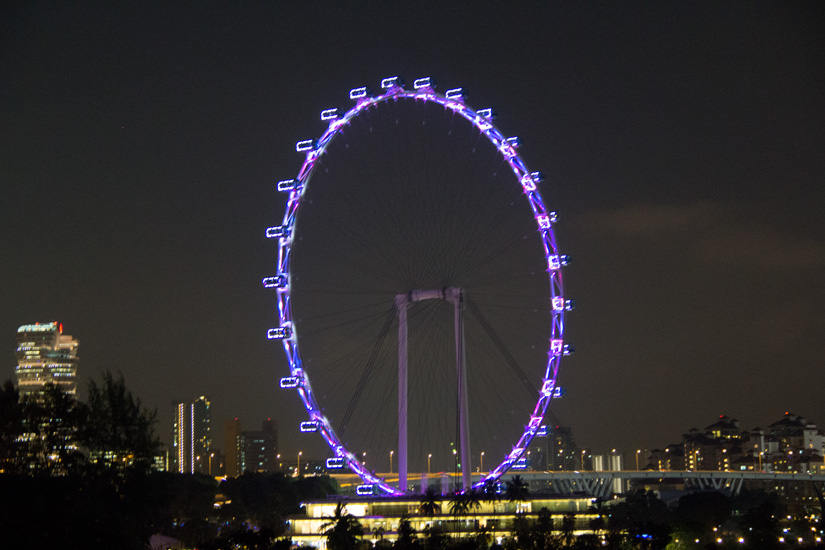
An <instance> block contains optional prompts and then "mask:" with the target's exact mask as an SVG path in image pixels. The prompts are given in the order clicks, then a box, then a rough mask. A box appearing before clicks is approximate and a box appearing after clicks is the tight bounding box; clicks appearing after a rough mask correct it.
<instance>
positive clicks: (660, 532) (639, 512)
mask: <svg viewBox="0 0 825 550" xmlns="http://www.w3.org/2000/svg"><path fill="white" fill-rule="evenodd" d="M671 523H672V517H671V514H670V511H669V510H668V508H667V506H666V505H665V503H664V502H662V501H661V500H659V499H658V498H657V497H656V494H655V493H654V492H653V491H637V492H635V493H631V494H629V495H628V496H627V498H626V499H625V501H624V502H622V503H621V504H617V505H616V506H613V507H612V508H611V514H610V517H609V520H608V524H607V525H608V531H609V533H608V544H609V545H612V544H614V543H616V542H618V540H617V539H618V538H620V537H621V536H622V535H621V534H622V533H624V537H626V538H629V539H630V541H631V544H633V545H636V546H638V547H639V548H650V549H652V550H660V549H662V548H664V547H665V546H666V545H667V543H668V542H669V541H670V530H671V528H670V525H671Z"/></svg>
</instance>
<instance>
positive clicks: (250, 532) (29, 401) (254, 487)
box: [0, 373, 337, 550]
mask: <svg viewBox="0 0 825 550" xmlns="http://www.w3.org/2000/svg"><path fill="white" fill-rule="evenodd" d="M156 422H157V420H156V416H155V413H154V412H153V411H149V410H147V409H146V408H145V407H143V406H142V405H141V402H140V400H139V399H137V398H135V397H134V396H133V395H132V394H131V392H130V391H129V390H128V389H127V388H126V385H125V382H124V380H123V377H122V376H119V377H115V376H113V375H111V374H110V373H104V374H103V377H102V380H101V381H100V382H95V381H92V382H91V383H90V385H89V388H88V394H87V399H86V400H85V401H79V400H78V399H76V398H75V397H74V396H72V395H69V394H67V393H65V392H63V391H61V390H60V389H59V388H57V387H55V386H53V385H48V386H47V387H46V388H45V389H44V391H43V392H41V393H38V394H35V395H24V396H22V398H21V396H20V395H19V393H18V390H17V388H16V387H15V386H14V384H13V383H12V382H10V381H6V382H5V383H4V384H3V385H2V386H0V495H1V496H2V498H0V548H27V549H39V548H43V549H47V548H48V549H66V550H71V549H75V548H78V549H79V548H83V549H90V548H113V549H114V548H117V549H124V550H129V549H136V550H137V549H141V550H142V549H145V548H147V547H148V545H149V539H150V537H151V536H152V535H153V534H163V535H166V536H169V537H173V538H176V539H179V540H180V541H181V542H182V544H183V545H184V546H185V547H187V548H194V547H197V548H203V549H205V550H210V549H214V550H220V549H224V548H227V549H228V548H244V547H245V548H262V549H264V548H267V549H268V548H277V547H278V546H279V545H284V544H286V545H287V547H288V544H289V541H288V540H286V541H280V542H279V537H283V535H284V534H285V531H286V524H285V522H284V518H285V517H286V516H287V515H289V514H295V513H298V512H300V503H301V501H303V500H306V499H319V498H325V497H326V496H327V495H329V494H332V493H335V492H337V485H336V484H335V483H334V482H333V481H331V480H330V479H329V478H328V477H314V478H291V477H287V476H286V475H285V474H283V473H269V474H251V473H246V474H244V475H242V476H240V477H239V478H237V479H228V480H226V481H224V482H222V483H221V484H220V486H219V485H218V482H217V481H216V480H215V479H213V478H211V477H208V476H205V475H200V474H176V473H170V472H162V471H156V470H155V469H153V467H152V465H153V462H154V460H155V457H156V456H157V455H158V454H159V453H160V450H161V445H160V441H159V439H158V437H157V435H156V433H155V425H156ZM219 496H220V497H221V498H217V497H219ZM216 500H217V501H219V502H225V504H224V505H223V506H221V507H219V508H216V507H215V503H216Z"/></svg>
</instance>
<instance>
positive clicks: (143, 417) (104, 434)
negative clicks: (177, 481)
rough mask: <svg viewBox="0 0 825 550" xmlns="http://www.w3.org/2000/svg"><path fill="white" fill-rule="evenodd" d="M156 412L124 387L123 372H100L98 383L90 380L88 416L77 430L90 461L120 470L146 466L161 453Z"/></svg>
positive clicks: (145, 467)
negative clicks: (150, 409) (83, 424)
mask: <svg viewBox="0 0 825 550" xmlns="http://www.w3.org/2000/svg"><path fill="white" fill-rule="evenodd" d="M156 422H157V411H149V410H148V409H146V408H145V407H143V405H142V404H141V402H140V399H138V398H136V397H134V396H133V395H132V393H131V392H130V391H129V390H128V389H126V383H125V382H124V380H123V375H122V374H121V375H119V376H118V377H117V378H115V377H114V376H113V375H112V373H111V372H109V371H106V372H104V373H103V380H102V383H101V384H100V385H98V383H97V382H95V381H94V380H91V381H90V382H89V397H88V419H87V421H86V423H85V426H84V429H83V430H81V432H80V440H81V442H82V444H83V445H84V446H85V447H86V448H87V449H88V450H89V452H90V460H91V461H92V462H94V463H96V464H97V465H98V466H101V467H104V468H109V469H112V470H114V471H119V472H122V471H123V470H124V469H126V468H128V467H141V468H144V469H147V468H148V467H149V465H150V464H151V463H152V460H153V459H154V456H155V455H156V454H158V453H159V452H160V440H159V439H158V437H157V435H156V434H155V423H156Z"/></svg>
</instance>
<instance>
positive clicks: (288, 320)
mask: <svg viewBox="0 0 825 550" xmlns="http://www.w3.org/2000/svg"><path fill="white" fill-rule="evenodd" d="M381 89H382V90H383V93H381V94H380V95H372V94H371V92H370V90H369V88H366V87H362V88H355V89H352V90H350V92H349V97H350V99H351V100H353V101H355V102H356V103H355V106H354V107H352V108H351V109H350V110H348V111H346V112H345V113H342V112H341V110H339V109H337V108H332V109H325V110H323V111H321V120H322V121H326V122H328V124H329V126H328V127H327V129H326V131H325V132H324V133H323V134H322V135H321V137H320V138H318V139H308V140H302V141H299V142H298V143H296V146H295V149H296V151H298V152H303V153H305V155H306V157H305V159H304V162H303V164H302V166H301V169H300V170H299V172H298V176H297V177H296V178H295V179H288V180H282V181H280V182H278V190H279V191H281V192H287V193H289V198H288V200H287V205H286V212H285V214H284V218H283V222H282V224H281V225H280V226H276V227H270V228H268V229H267V230H266V236H267V237H270V238H277V239H278V273H277V275H275V276H273V277H267V278H265V279H264V280H263V283H264V286H265V287H268V288H274V289H276V291H277V295H278V317H279V322H280V324H279V326H278V327H276V328H272V329H269V330H268V331H267V338H269V339H277V340H281V341H282V343H283V346H284V351H285V353H286V356H287V361H288V362H289V369H290V376H289V377H285V378H282V379H281V382H280V386H281V387H282V388H295V389H296V390H297V391H298V394H299V395H300V397H301V400H302V401H303V403H304V407H305V408H306V410H307V412H308V413H309V420H307V421H305V422H301V425H300V429H301V431H302V432H320V433H321V435H322V436H323V438H324V440H325V441H326V442H327V444H328V445H329V447H330V448H331V449H332V451H333V454H334V456H333V457H332V458H330V459H328V461H327V462H328V464H327V465H328V467H337V468H341V467H345V466H346V467H348V468H349V469H350V470H351V471H353V472H354V473H356V474H357V475H359V476H360V477H361V479H362V480H364V482H365V484H368V485H371V486H372V487H371V488H370V490H371V491H372V490H374V489H378V490H380V491H383V492H384V493H386V494H390V495H402V494H404V493H405V491H404V488H400V487H399V488H396V487H393V486H392V485H390V484H389V483H387V482H386V481H384V480H383V479H381V478H379V477H378V476H376V475H375V474H373V473H372V472H370V471H368V470H367V469H366V467H365V466H364V465H363V464H362V463H361V462H360V461H359V460H358V458H357V457H356V455H355V453H353V452H351V451H350V450H348V449H347V448H346V447H345V446H344V444H343V443H342V441H341V440H340V438H339V437H338V435H337V434H336V432H335V430H334V428H333V427H332V423H331V422H330V421H329V419H328V418H327V417H326V416H325V415H324V413H323V412H322V410H321V407H320V405H319V404H318V402H317V400H316V398H315V394H314V392H313V391H312V387H311V385H310V381H309V377H308V375H307V373H306V372H305V371H304V369H303V363H302V359H301V354H300V351H299V346H298V335H297V333H296V331H295V326H294V323H293V316H292V305H291V295H290V293H291V288H290V279H291V263H292V262H291V251H292V245H293V239H294V237H295V233H296V227H297V226H296V222H297V218H298V212H299V209H300V205H301V200H302V197H303V195H304V193H305V192H306V189H307V188H308V186H309V182H310V179H311V178H312V174H313V173H314V171H315V167H316V166H317V163H318V160H319V159H320V158H321V156H322V155H323V154H324V153H325V152H326V150H327V147H328V146H329V145H330V144H331V143H332V141H333V140H334V139H335V137H336V136H338V135H339V134H341V133H342V131H343V129H344V128H345V127H347V126H348V125H349V123H350V122H351V121H352V120H353V119H355V117H357V116H358V115H360V114H362V113H365V112H367V111H368V110H369V109H370V108H371V107H374V106H377V105H380V104H381V103H385V102H387V101H389V100H398V99H413V100H417V101H424V102H430V103H436V104H438V105H441V106H442V107H443V108H444V109H447V110H450V111H452V112H453V113H456V114H458V115H460V116H462V117H463V118H464V119H466V120H467V121H468V122H470V123H471V124H472V125H473V126H475V127H476V128H477V129H478V130H479V132H480V133H481V135H483V136H485V137H486V138H487V139H488V140H489V141H490V143H492V144H493V146H494V147H495V148H496V150H497V151H498V153H500V154H501V155H502V157H503V158H504V160H505V161H506V162H507V163H508V165H509V166H510V168H511V170H512V171H513V174H514V175H515V176H516V181H518V182H519V183H520V184H521V187H522V189H523V192H524V194H525V196H526V198H527V200H528V202H529V204H530V208H531V210H532V213H533V217H534V219H535V220H536V226H537V232H538V234H539V237H540V238H541V241H542V244H543V247H544V254H545V260H546V262H547V273H548V278H549V283H550V296H551V304H552V305H551V312H550V313H551V315H552V323H551V329H550V338H549V341H548V355H547V356H548V360H547V365H546V368H545V373H544V376H543V379H542V384H541V389H540V391H539V397H538V400H537V402H536V406H535V407H534V409H533V413H532V414H531V415H530V418H529V420H528V422H527V424H526V425H525V428H524V431H523V433H522V435H521V437H520V438H519V439H518V442H517V443H516V444H515V445H514V446H513V448H512V450H511V451H510V453H508V454H507V456H506V457H505V459H504V460H503V461H502V462H501V463H500V464H499V465H498V466H497V467H495V468H493V469H491V470H490V471H489V472H488V474H487V475H485V476H484V477H483V479H482V480H481V481H480V482H478V483H477V484H476V485H475V486H476V487H478V486H481V485H484V484H485V483H487V482H489V481H496V480H498V479H499V478H500V477H501V476H502V475H504V474H505V473H506V472H507V470H509V469H510V468H511V467H512V466H513V465H514V464H516V463H517V462H518V461H519V459H521V458H522V456H524V454H525V452H526V450H527V447H528V446H529V445H530V443H531V441H532V440H533V438H534V437H535V436H536V434H537V433H538V431H539V429H540V428H541V425H542V422H543V421H544V416H545V414H546V412H547V407H548V406H549V404H550V401H551V399H552V398H553V397H554V396H557V394H558V391H559V389H560V388H557V387H556V378H557V375H558V368H559V364H560V362H561V357H562V356H563V355H567V354H568V353H570V352H572V346H569V345H566V344H564V341H563V333H564V312H565V311H566V310H570V309H572V301H571V300H565V298H564V292H563V286H562V275H561V268H562V266H564V265H567V262H568V257H567V256H564V255H560V254H559V251H558V247H557V245H556V238H555V234H554V232H553V223H554V222H555V221H556V213H555V212H549V211H548V210H547V209H546V207H545V205H544V200H543V199H542V196H541V193H540V192H539V189H538V185H537V184H538V183H539V182H540V181H541V180H542V175H541V173H539V172H530V171H528V169H527V167H526V165H525V163H524V162H523V161H522V159H521V157H520V156H519V154H518V151H517V148H518V146H519V144H520V142H519V139H518V138H517V137H505V136H504V135H503V134H502V133H501V132H500V131H499V130H498V129H497V128H496V127H495V125H494V124H493V122H492V121H493V118H495V112H494V111H493V110H492V109H489V108H488V109H481V110H478V111H476V110H473V109H472V108H470V107H468V106H467V105H466V104H465V102H464V97H465V95H464V91H463V89H462V88H454V89H451V90H447V91H446V92H445V93H444V94H439V93H436V92H435V83H434V81H433V80H432V79H431V78H429V77H425V78H419V79H416V80H415V81H414V83H413V90H405V89H404V83H403V81H402V80H401V79H400V78H399V77H391V78H385V79H383V80H382V81H381Z"/></svg>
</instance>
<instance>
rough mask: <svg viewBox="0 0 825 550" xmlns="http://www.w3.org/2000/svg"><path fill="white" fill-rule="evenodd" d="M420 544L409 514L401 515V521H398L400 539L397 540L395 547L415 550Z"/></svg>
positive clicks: (402, 549)
mask: <svg viewBox="0 0 825 550" xmlns="http://www.w3.org/2000/svg"><path fill="white" fill-rule="evenodd" d="M417 546H418V539H417V538H416V533H415V528H414V527H413V526H412V523H410V518H409V516H408V515H406V514H404V515H402V516H401V521H399V522H398V539H397V540H396V541H395V548H396V549H397V550H413V549H414V548H416V547H417Z"/></svg>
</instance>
